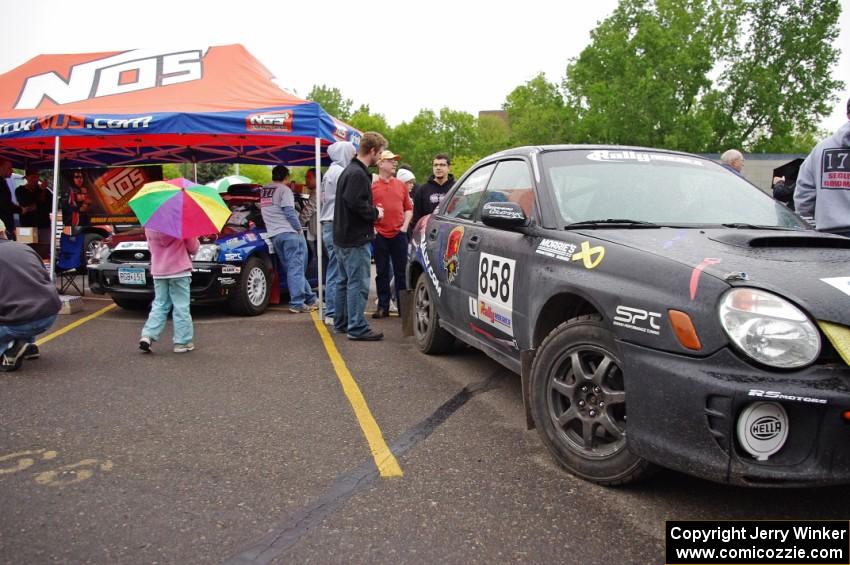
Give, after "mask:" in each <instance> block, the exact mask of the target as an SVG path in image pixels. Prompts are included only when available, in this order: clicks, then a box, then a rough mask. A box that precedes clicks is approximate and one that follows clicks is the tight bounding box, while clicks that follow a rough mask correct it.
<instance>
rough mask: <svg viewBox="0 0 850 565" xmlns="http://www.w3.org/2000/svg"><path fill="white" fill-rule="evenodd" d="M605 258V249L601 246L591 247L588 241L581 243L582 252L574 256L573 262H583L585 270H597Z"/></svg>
mask: <svg viewBox="0 0 850 565" xmlns="http://www.w3.org/2000/svg"><path fill="white" fill-rule="evenodd" d="M603 257H605V248H604V247H602V246H601V245H596V246H594V247H591V246H590V243H589V242H587V241H582V242H581V251H579V252H578V253H574V254H573V261H582V262H583V263H584V268H585V269H595V268H596V267H598V266H599V263H601V262H602V258H603Z"/></svg>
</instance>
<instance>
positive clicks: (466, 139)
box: [389, 108, 481, 180]
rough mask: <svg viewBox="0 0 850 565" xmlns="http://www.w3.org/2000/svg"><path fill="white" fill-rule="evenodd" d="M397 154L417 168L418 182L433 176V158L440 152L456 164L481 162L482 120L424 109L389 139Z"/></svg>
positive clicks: (403, 123)
mask: <svg viewBox="0 0 850 565" xmlns="http://www.w3.org/2000/svg"><path fill="white" fill-rule="evenodd" d="M389 140H390V146H391V148H392V150H393V151H395V152H396V153H399V154H401V156H402V158H403V159H404V161H406V162H407V163H410V164H411V165H412V166H413V168H414V171H413V172H414V174H416V175H417V179H420V180H421V179H424V178H426V177H427V176H428V175H430V174H431V159H433V157H434V155H436V154H437V153H446V154H448V155H449V157H450V158H451V159H452V162H453V163H455V162H458V161H459V160H464V162H466V161H470V160H471V161H472V162H475V161H477V160H478V159H479V158H480V157H481V155H480V154H479V153H478V145H479V141H478V120H476V119H475V117H474V116H473V115H472V114H469V113H467V112H460V111H455V110H451V109H449V108H443V109H441V110H440V113H439V114H437V113H435V112H434V111H433V110H420V111H419V113H418V114H416V116H414V118H413V119H412V120H410V121H409V122H402V123H401V124H399V125H398V126H396V127H395V128H394V129H393V131H392V134H391V135H390V137H389Z"/></svg>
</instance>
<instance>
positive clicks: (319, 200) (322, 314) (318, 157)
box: [314, 137, 325, 324]
mask: <svg viewBox="0 0 850 565" xmlns="http://www.w3.org/2000/svg"><path fill="white" fill-rule="evenodd" d="M314 190H315V191H316V264H317V265H318V266H319V321H320V322H322V323H323V324H324V323H325V303H324V300H323V297H324V290H325V288H324V286H325V285H323V284H322V272H323V268H322V267H323V265H322V257H323V255H324V251H325V248H324V247H323V244H322V223H321V222H320V221H319V218H321V217H322V141H321V140H320V139H319V138H318V137H317V138H316V188H315V189H314Z"/></svg>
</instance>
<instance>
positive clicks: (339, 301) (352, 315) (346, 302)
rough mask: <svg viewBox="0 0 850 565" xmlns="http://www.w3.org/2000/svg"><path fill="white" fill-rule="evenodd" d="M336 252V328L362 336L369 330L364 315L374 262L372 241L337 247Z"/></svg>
mask: <svg viewBox="0 0 850 565" xmlns="http://www.w3.org/2000/svg"><path fill="white" fill-rule="evenodd" d="M335 251H336V260H337V261H338V263H339V282H338V283H337V287H336V304H335V306H336V316H334V329H336V331H338V332H341V333H342V332H347V333H348V335H351V336H361V335H364V334H366V333H369V331H370V330H369V324H367V323H366V316H364V315H363V311H364V310H365V309H366V300H367V299H368V298H369V272H370V271H371V265H372V260H371V256H370V254H369V244H368V243H366V244H363V245H361V246H360V247H339V246H337V247H336V249H335Z"/></svg>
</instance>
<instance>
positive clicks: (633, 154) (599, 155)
mask: <svg viewBox="0 0 850 565" xmlns="http://www.w3.org/2000/svg"><path fill="white" fill-rule="evenodd" d="M587 158H588V159H589V160H591V161H604V162H608V163H622V162H628V161H635V162H638V163H651V162H652V161H661V162H667V163H680V164H683V165H694V166H696V167H702V166H703V162H702V161H701V160H699V159H691V158H690V157H684V156H682V155H668V154H667V153H649V152H645V151H611V150H609V149H600V150H597V151H591V152H590V153H588V154H587Z"/></svg>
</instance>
